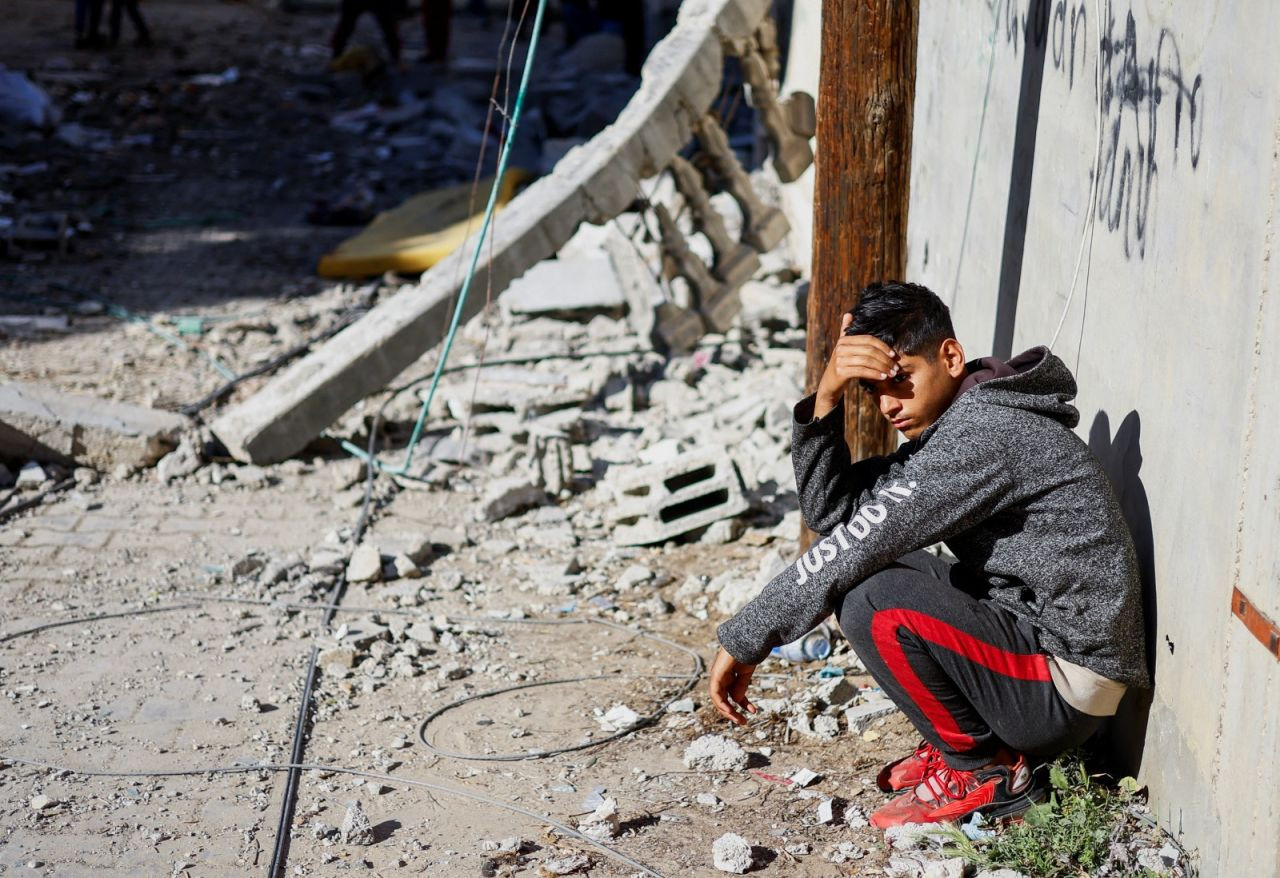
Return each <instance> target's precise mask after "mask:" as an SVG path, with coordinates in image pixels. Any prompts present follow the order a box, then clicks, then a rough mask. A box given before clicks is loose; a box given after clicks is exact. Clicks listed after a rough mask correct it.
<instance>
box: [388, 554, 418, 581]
mask: <svg viewBox="0 0 1280 878" xmlns="http://www.w3.org/2000/svg"><path fill="white" fill-rule="evenodd" d="M391 569H392V572H394V573H395V578H396V579H421V578H422V569H421V568H420V567H418V565H417V564H416V563H414V560H413V559H412V558H410V557H409V556H408V555H403V554H402V555H396V556H395V557H394V558H392V559H391Z"/></svg>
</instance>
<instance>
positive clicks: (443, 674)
mask: <svg viewBox="0 0 1280 878" xmlns="http://www.w3.org/2000/svg"><path fill="white" fill-rule="evenodd" d="M470 674H471V669H470V668H468V667H466V666H465V665H460V664H458V663H456V662H454V663H452V664H448V665H444V666H442V667H441V668H440V671H439V676H440V679H441V680H461V679H462V678H463V677H466V676H469V675H470Z"/></svg>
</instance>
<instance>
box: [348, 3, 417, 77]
mask: <svg viewBox="0 0 1280 878" xmlns="http://www.w3.org/2000/svg"><path fill="white" fill-rule="evenodd" d="M403 8H404V3H403V0H342V6H341V9H340V10H339V12H338V26H337V27H336V28H334V30H333V38H332V40H331V45H332V47H333V57H334V58H338V57H339V56H341V55H342V53H343V52H345V51H346V50H347V41H348V40H350V39H351V34H353V33H354V32H355V29H356V21H357V20H358V19H359V18H360V16H361V15H363V14H364V13H366V12H368V13H369V14H370V15H372V16H373V18H374V20H375V21H377V22H378V27H379V28H380V29H381V30H382V39H383V41H384V42H386V44H387V54H389V55H390V56H391V62H392V63H393V64H395V65H396V66H400V24H399V21H398V19H399V17H400V11H401V10H402V9H403ZM424 14H425V13H424Z"/></svg>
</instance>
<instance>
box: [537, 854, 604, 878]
mask: <svg viewBox="0 0 1280 878" xmlns="http://www.w3.org/2000/svg"><path fill="white" fill-rule="evenodd" d="M592 865H593V863H592V860H591V858H590V857H589V856H587V855H586V854H569V855H567V856H562V857H554V858H552V859H550V860H544V861H543V862H542V863H541V864H539V866H538V874H539V875H541V876H542V878H556V876H559V875H572V874H574V873H575V872H585V871H587V870H588V869H590V868H591V866H592Z"/></svg>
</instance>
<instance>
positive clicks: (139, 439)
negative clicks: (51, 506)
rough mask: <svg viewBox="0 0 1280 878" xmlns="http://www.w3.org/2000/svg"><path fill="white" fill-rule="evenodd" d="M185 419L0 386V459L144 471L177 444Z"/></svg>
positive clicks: (34, 389) (124, 405) (45, 391)
mask: <svg viewBox="0 0 1280 878" xmlns="http://www.w3.org/2000/svg"><path fill="white" fill-rule="evenodd" d="M187 423H188V422H187V419H186V418H184V417H182V416H181V415H175V414H173V413H171V412H162V411H157V410H155V409H149V408H143V407H142V406H136V405H129V404H127V403H120V402H107V401H105V400H100V399H94V398H92V397H85V396H73V395H71V394H66V393H59V392H57V391H54V390H49V389H47V388H44V387H37V386H35V385H30V384H21V383H19V382H16V381H10V382H6V383H4V384H0V455H3V456H5V457H17V458H22V459H24V460H40V461H51V462H54V463H61V464H69V463H79V464H82V465H85V466H92V467H94V468H95V469H99V470H104V471H109V470H113V469H115V468H116V467H118V466H125V467H128V468H130V469H138V468H141V467H146V466H150V465H151V464H153V463H155V462H156V461H157V460H159V459H160V458H161V457H163V456H164V455H165V454H166V453H167V452H168V451H169V450H170V449H172V448H174V447H175V446H176V445H177V444H178V435H179V434H180V433H181V431H182V430H183V429H184V428H186V426H187Z"/></svg>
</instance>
